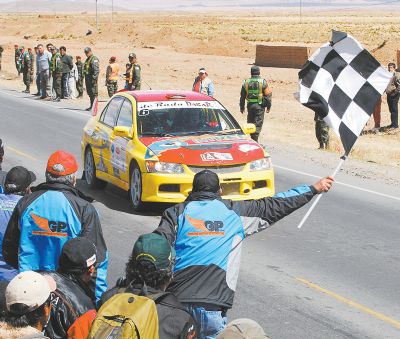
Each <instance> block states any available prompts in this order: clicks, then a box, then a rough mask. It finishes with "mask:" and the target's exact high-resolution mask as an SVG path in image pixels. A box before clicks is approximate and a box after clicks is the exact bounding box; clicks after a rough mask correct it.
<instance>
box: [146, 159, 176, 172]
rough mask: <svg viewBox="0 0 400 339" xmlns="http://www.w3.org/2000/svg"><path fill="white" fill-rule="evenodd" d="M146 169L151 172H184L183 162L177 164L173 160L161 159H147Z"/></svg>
mask: <svg viewBox="0 0 400 339" xmlns="http://www.w3.org/2000/svg"><path fill="white" fill-rule="evenodd" d="M146 169H147V172H149V173H178V174H179V173H183V172H184V170H183V167H182V165H181V164H175V163H172V162H160V161H146Z"/></svg>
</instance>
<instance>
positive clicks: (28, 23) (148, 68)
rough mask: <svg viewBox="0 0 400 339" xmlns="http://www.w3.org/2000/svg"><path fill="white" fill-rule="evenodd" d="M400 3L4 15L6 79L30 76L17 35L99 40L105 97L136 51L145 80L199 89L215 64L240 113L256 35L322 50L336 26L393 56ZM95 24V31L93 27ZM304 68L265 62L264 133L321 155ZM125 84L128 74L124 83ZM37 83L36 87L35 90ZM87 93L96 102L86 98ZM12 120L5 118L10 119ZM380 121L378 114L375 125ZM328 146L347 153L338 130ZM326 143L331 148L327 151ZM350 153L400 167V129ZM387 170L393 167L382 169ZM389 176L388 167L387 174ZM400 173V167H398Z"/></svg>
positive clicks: (0, 41) (33, 39)
mask: <svg viewBox="0 0 400 339" xmlns="http://www.w3.org/2000/svg"><path fill="white" fill-rule="evenodd" d="M399 14H400V9H399V10H398V11H397V12H393V11H391V12H389V11H383V10H376V11H362V10H361V12H360V10H357V11H348V12H340V11H339V12H338V11H333V10H332V9H331V10H327V11H320V10H313V11H311V10H309V11H307V12H305V13H303V17H302V20H301V22H300V18H299V15H298V13H296V12H294V11H288V12H287V13H285V12H282V11H279V10H272V11H270V12H266V11H264V12H256V11H251V12H244V11H243V12H233V11H226V12H222V11H221V12H207V13H203V12H172V11H171V12H159V13H146V12H132V13H114V14H113V15H111V14H104V13H103V14H101V15H100V17H99V31H97V30H96V24H95V16H94V14H91V13H87V12H82V13H73V14H65V13H63V14H32V13H30V14H29V13H24V14H18V15H17V14H1V15H0V45H2V46H3V47H4V48H5V51H4V53H3V61H2V71H1V72H0V87H3V88H13V89H16V90H23V89H24V86H23V83H22V77H21V78H18V77H17V76H16V71H15V67H14V51H13V44H14V43H19V44H20V45H24V46H25V47H33V46H35V45H37V44H38V43H48V42H51V43H53V44H55V45H56V46H62V45H64V46H66V47H67V53H68V54H70V55H72V56H75V55H81V56H83V57H84V54H83V48H84V47H85V46H91V47H92V49H93V51H94V53H95V55H97V56H98V57H99V59H100V64H101V77H100V80H99V91H100V100H102V101H106V100H107V98H108V96H107V93H106V87H105V86H104V83H105V70H106V66H107V64H108V59H109V57H111V56H116V57H117V60H118V61H119V64H120V65H121V67H122V68H123V67H124V65H125V63H126V62H127V57H128V54H129V53H130V52H132V51H134V52H135V53H136V54H137V56H138V62H139V63H140V64H141V66H142V78H143V83H142V89H149V88H150V87H151V88H152V89H177V90H179V89H191V86H192V82H193V79H194V77H195V76H196V73H197V70H198V68H200V67H206V69H207V71H208V73H209V76H210V78H211V79H212V80H214V82H215V85H216V94H215V97H216V98H217V99H218V100H219V101H220V102H221V103H222V104H223V105H224V106H225V107H227V108H228V109H229V110H230V112H231V113H232V114H233V115H235V116H236V118H238V119H239V120H240V121H244V120H245V116H243V115H241V114H240V112H239V94H240V88H241V84H242V82H243V80H244V79H245V78H246V77H248V75H249V73H250V67H251V65H252V64H253V63H254V60H255V46H256V44H257V43H264V44H273V45H277V46H278V45H304V46H309V47H311V48H313V49H315V48H317V47H318V46H320V45H321V44H322V43H325V42H326V41H329V39H330V36H331V30H332V29H336V30H342V31H346V32H348V33H351V34H352V35H353V36H354V37H356V38H357V39H358V40H359V41H360V42H361V43H362V44H364V46H365V47H366V48H368V49H369V50H370V51H371V52H372V53H373V54H374V55H375V57H376V58H377V59H378V60H379V61H380V62H381V63H382V65H387V63H388V62H389V61H395V60H396V50H397V49H400V26H399V24H398V18H399ZM89 29H90V30H91V31H92V32H93V33H92V34H91V35H88V36H86V35H85V33H86V32H87V31H88V30H89ZM297 73H298V69H285V68H269V67H262V71H261V75H262V76H263V77H265V78H266V79H267V81H268V83H269V85H270V86H271V87H272V90H273V105H272V109H271V113H269V114H267V115H266V119H265V124H264V128H263V134H262V138H261V141H262V143H263V144H265V145H266V146H267V148H268V145H269V144H271V145H287V146H290V147H291V149H292V150H293V149H294V150H295V151H296V152H305V153H307V154H309V156H310V157H311V158H312V157H315V156H317V157H318V152H316V151H315V149H316V148H317V141H316V138H315V136H314V122H313V117H314V114H313V112H312V111H310V110H308V109H306V108H304V107H303V106H302V105H301V104H299V103H298V102H297V101H296V100H295V99H294V97H293V93H294V92H296V91H297V88H298V85H297V79H298V78H297ZM119 86H120V87H121V88H122V87H123V80H122V79H121V80H120V82H119ZM35 89H36V88H35V86H34V85H33V90H32V92H34V91H35ZM83 100H85V101H88V98H87V97H85V98H84V99H83ZM382 120H383V121H382V124H381V125H382V126H385V125H388V124H389V123H390V119H389V112H388V108H387V103H386V98H385V96H384V98H383V103H382ZM1 127H3V126H1ZM372 127H373V121H372V119H371V120H370V121H369V123H368V125H367V126H366V130H367V131H368V130H370V129H371V128H372ZM331 137H332V138H331V140H332V141H331V145H330V149H329V150H328V152H329V153H331V154H332V155H333V154H335V153H337V155H338V156H339V155H341V152H342V150H341V146H340V143H339V141H338V140H337V138H336V137H335V136H334V135H333V134H331ZM319 152H323V151H319ZM351 158H352V159H354V160H357V161H358V160H359V161H360V162H362V163H364V164H366V166H364V172H368V166H375V167H376V166H384V167H385V168H386V169H387V170H388V171H390V172H391V173H394V174H396V173H398V172H399V171H398V167H399V166H400V131H397V132H385V133H378V134H370V133H367V134H365V135H362V136H361V137H360V138H359V140H358V141H357V143H356V146H355V148H354V150H353V152H352V154H351ZM381 173H385V172H381ZM382 175H384V174H382ZM398 176H400V174H399V175H398Z"/></svg>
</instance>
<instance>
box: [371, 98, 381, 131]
mask: <svg viewBox="0 0 400 339" xmlns="http://www.w3.org/2000/svg"><path fill="white" fill-rule="evenodd" d="M381 110H382V97H380V98H379V100H378V102H377V103H376V105H375V108H374V112H373V113H372V114H373V117H374V128H373V129H372V132H374V133H377V132H379V130H380V128H381Z"/></svg>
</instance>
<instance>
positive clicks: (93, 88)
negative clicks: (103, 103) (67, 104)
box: [83, 47, 100, 111]
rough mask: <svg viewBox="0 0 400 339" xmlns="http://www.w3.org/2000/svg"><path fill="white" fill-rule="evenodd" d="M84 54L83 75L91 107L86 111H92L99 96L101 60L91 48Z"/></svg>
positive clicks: (86, 49) (87, 48) (85, 50)
mask: <svg viewBox="0 0 400 339" xmlns="http://www.w3.org/2000/svg"><path fill="white" fill-rule="evenodd" d="M84 52H85V55H86V60H85V64H84V65H83V75H84V77H85V85H86V91H87V94H88V96H89V98H90V107H89V108H87V109H86V110H87V111H90V110H91V109H92V107H93V104H94V101H95V99H96V98H97V95H98V81H99V73H100V64H99V59H98V58H97V57H96V56H95V55H94V54H93V52H92V49H91V48H90V47H86V48H85V49H84Z"/></svg>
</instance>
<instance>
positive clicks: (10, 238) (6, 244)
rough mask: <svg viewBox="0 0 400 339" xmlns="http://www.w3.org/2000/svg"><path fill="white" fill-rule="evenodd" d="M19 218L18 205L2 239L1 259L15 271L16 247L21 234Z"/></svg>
mask: <svg viewBox="0 0 400 339" xmlns="http://www.w3.org/2000/svg"><path fill="white" fill-rule="evenodd" d="M20 218H21V213H20V204H19V203H18V204H17V206H15V209H14V211H13V213H12V215H11V218H10V220H9V222H8V225H7V229H6V233H5V234H4V238H3V258H4V260H5V262H6V263H7V264H9V265H10V266H12V267H14V268H16V269H18V247H19V237H20V233H21V232H20V224H19V221H20Z"/></svg>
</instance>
